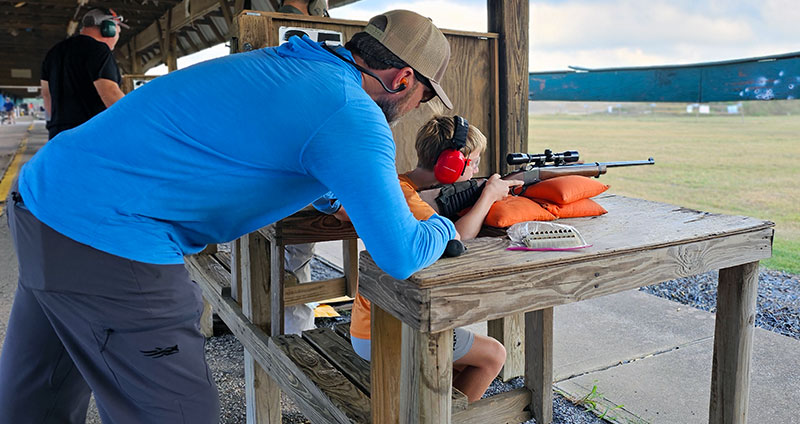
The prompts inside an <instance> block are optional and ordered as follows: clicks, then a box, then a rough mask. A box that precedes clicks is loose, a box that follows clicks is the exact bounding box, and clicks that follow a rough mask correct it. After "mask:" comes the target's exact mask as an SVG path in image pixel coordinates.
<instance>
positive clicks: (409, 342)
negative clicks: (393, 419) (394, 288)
mask: <svg viewBox="0 0 800 424" xmlns="http://www.w3.org/2000/svg"><path fill="white" fill-rule="evenodd" d="M402 326H403V337H402V339H403V348H402V362H401V371H400V372H401V375H400V423H401V424H417V423H435V424H446V423H450V421H451V418H452V394H451V392H452V391H453V330H446V331H441V332H438V333H423V332H420V331H417V330H415V329H413V328H411V327H409V326H408V325H407V324H405V323H403V324H402Z"/></svg>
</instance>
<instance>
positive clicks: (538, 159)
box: [506, 149, 580, 166]
mask: <svg viewBox="0 0 800 424" xmlns="http://www.w3.org/2000/svg"><path fill="white" fill-rule="evenodd" d="M579 156H580V155H579V154H578V151H577V150H567V151H565V152H561V153H553V151H552V150H550V149H546V150H545V151H544V153H539V154H533V155H531V154H528V153H509V154H508V156H506V162H507V163H508V164H509V165H523V164H525V165H528V164H532V165H533V166H544V165H545V164H546V163H549V162H552V163H553V165H556V166H560V165H566V164H568V163H573V162H577V161H578V160H579Z"/></svg>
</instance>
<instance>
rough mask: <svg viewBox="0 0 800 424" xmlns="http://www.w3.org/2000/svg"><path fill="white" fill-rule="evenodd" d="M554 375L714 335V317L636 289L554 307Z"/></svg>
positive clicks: (563, 376)
mask: <svg viewBox="0 0 800 424" xmlns="http://www.w3.org/2000/svg"><path fill="white" fill-rule="evenodd" d="M553 327H554V328H553V345H554V346H553V356H554V358H553V378H554V379H555V380H556V381H560V380H563V379H566V378H569V377H571V376H576V375H580V374H583V373H586V372H591V371H596V370H600V369H604V368H607V367H610V366H614V365H617V364H619V363H620V362H625V361H630V360H634V359H638V358H642V357H645V356H648V355H652V354H656V353H659V352H664V351H669V350H672V349H675V348H677V347H680V346H685V345H687V344H691V343H695V342H697V341H698V340H706V339H712V338H713V337H714V315H713V314H710V313H708V312H705V311H701V310H698V309H695V308H692V307H689V306H686V305H682V304H679V303H676V302H673V301H670V300H666V299H662V298H659V297H656V296H653V295H650V294H647V293H644V292H640V291H638V290H629V291H625V292H622V293H617V294H613V295H609V296H604V297H599V298H595V299H590V300H585V301H582V302H577V303H570V304H567V305H562V306H557V307H556V308H555V310H554V311H553Z"/></svg>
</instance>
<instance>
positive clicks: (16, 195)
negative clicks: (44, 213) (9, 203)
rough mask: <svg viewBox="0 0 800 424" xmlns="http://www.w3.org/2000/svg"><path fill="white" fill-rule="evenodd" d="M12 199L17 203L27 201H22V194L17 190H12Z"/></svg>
mask: <svg viewBox="0 0 800 424" xmlns="http://www.w3.org/2000/svg"><path fill="white" fill-rule="evenodd" d="M11 200H13V201H14V202H15V203H25V202H23V201H22V195H21V194H19V193H17V192H16V191H12V192H11Z"/></svg>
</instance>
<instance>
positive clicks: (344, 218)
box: [332, 207, 350, 222]
mask: <svg viewBox="0 0 800 424" xmlns="http://www.w3.org/2000/svg"><path fill="white" fill-rule="evenodd" d="M332 215H333V217H334V218H336V219H338V220H339V221H341V222H349V221H350V216H349V215H347V212H346V211H345V210H344V207H340V208H339V210H338V211H336V212H334V213H333V214H332Z"/></svg>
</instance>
